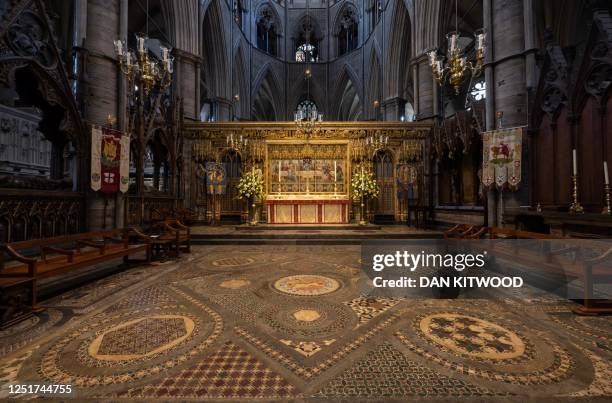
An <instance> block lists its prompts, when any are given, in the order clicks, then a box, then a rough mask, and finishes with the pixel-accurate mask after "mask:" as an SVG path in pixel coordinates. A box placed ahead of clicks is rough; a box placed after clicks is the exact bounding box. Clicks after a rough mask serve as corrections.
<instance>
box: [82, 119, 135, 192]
mask: <svg viewBox="0 0 612 403" xmlns="http://www.w3.org/2000/svg"><path fill="white" fill-rule="evenodd" d="M129 158H130V142H129V137H128V136H124V135H123V133H122V132H120V131H117V130H114V129H111V128H107V127H97V126H94V127H93V128H92V131H91V188H92V189H93V190H95V191H98V190H100V191H102V192H103V193H106V194H112V193H115V192H117V191H119V190H121V192H124V193H125V192H127V190H128V186H129V163H130V161H129Z"/></svg>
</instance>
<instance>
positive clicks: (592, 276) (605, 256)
mask: <svg viewBox="0 0 612 403" xmlns="http://www.w3.org/2000/svg"><path fill="white" fill-rule="evenodd" d="M479 238H484V239H492V240H506V239H507V240H542V241H545V240H551V242H540V243H538V244H537V247H536V248H526V247H523V246H524V245H521V243H520V242H512V243H504V242H500V243H491V244H490V246H489V248H490V250H491V251H492V252H493V254H494V255H495V256H497V257H501V258H502V259H505V260H508V261H511V262H513V263H518V264H520V265H524V266H526V267H537V270H538V273H537V274H540V275H542V277H543V278H547V277H548V278H551V279H552V278H555V277H556V278H557V279H558V278H559V276H564V277H565V283H568V284H569V282H570V280H574V279H580V280H582V282H583V284H584V290H583V294H584V296H583V298H582V304H583V305H582V306H581V307H578V308H576V309H574V310H573V311H574V313H576V314H580V315H594V314H609V313H612V301H611V300H607V299H595V298H594V285H595V284H611V283H612V247H610V246H609V243H605V242H601V241H597V240H577V239H576V240H571V241H569V242H568V243H567V244H566V245H563V244H564V242H563V240H569V238H564V237H559V236H555V235H551V234H544V233H538V232H530V231H522V230H515V229H510V228H498V227H490V228H481V229H479V230H476V229H475V228H474V227H472V226H469V225H466V224H459V225H456V226H454V227H452V228H450V229H449V230H447V231H445V239H479ZM555 241H559V242H555ZM574 241H575V244H574ZM557 244H560V246H559V247H557V248H554V247H555V245H557ZM585 250H589V251H590V253H591V254H595V256H594V257H590V258H586V257H584V256H583V254H584V252H585ZM532 274H533V273H532Z"/></svg>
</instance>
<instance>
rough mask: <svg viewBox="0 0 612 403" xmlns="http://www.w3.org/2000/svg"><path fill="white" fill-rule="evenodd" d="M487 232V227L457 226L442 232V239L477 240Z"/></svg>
mask: <svg viewBox="0 0 612 403" xmlns="http://www.w3.org/2000/svg"><path fill="white" fill-rule="evenodd" d="M487 231H488V228H487V227H479V226H475V225H469V224H457V225H455V226H454V227H452V228H449V229H447V230H446V231H444V232H443V236H444V239H479V238H482V237H483V236H484V235H485V234H486V233H487Z"/></svg>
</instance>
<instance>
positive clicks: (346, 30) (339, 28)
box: [332, 1, 363, 56]
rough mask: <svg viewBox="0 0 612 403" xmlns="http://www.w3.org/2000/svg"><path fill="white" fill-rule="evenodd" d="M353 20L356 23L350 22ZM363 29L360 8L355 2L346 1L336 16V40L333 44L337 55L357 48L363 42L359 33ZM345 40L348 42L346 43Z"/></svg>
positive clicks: (334, 33) (334, 30)
mask: <svg viewBox="0 0 612 403" xmlns="http://www.w3.org/2000/svg"><path fill="white" fill-rule="evenodd" d="M351 20H352V22H353V23H354V25H352V24H350V21H351ZM351 27H353V29H354V31H353V29H352V28H351ZM362 29H363V27H362V26H361V15H360V14H359V10H358V9H357V7H356V6H355V4H353V3H351V2H348V1H347V2H345V3H344V4H343V5H342V7H341V8H340V10H338V13H337V14H336V16H335V17H334V24H333V31H332V32H333V36H334V41H335V45H334V46H333V48H334V53H335V55H336V56H342V55H344V54H346V53H349V52H351V51H353V50H355V49H357V48H358V47H359V45H360V43H361V41H360V36H359V35H360V30H362ZM346 35H347V36H346ZM345 41H346V43H344V42H345Z"/></svg>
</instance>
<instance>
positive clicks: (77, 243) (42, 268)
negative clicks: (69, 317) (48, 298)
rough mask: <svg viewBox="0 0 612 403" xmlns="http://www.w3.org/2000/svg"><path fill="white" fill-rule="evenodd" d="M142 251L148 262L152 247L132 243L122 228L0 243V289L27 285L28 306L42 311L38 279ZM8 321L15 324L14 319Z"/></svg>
mask: <svg viewBox="0 0 612 403" xmlns="http://www.w3.org/2000/svg"><path fill="white" fill-rule="evenodd" d="M141 252H144V253H145V254H146V262H147V263H149V262H150V261H151V245H149V244H146V243H145V244H131V243H130V242H129V230H124V229H117V230H110V231H97V232H87V233H81V234H74V235H65V236H60V237H54V238H47V239H35V240H30V241H21V242H13V243H8V244H1V245H0V287H2V289H3V290H5V289H7V288H15V287H17V286H24V285H25V286H27V287H28V288H29V293H30V295H29V296H28V304H29V305H30V308H31V310H32V311H37V310H41V309H42V308H40V307H39V306H38V304H37V300H36V297H37V290H38V281H39V280H40V279H44V278H48V277H53V276H57V275H59V274H62V273H66V272H69V271H74V270H77V269H80V268H84V267H89V266H94V265H96V264H100V263H103V262H107V261H109V260H113V259H117V258H123V259H124V261H127V260H128V257H129V256H130V255H133V254H136V253H141ZM5 255H8V256H9V258H10V260H11V263H10V264H7V262H6V260H5ZM26 255H28V256H26ZM0 300H1V298H0ZM0 319H1V318H0ZM5 319H6V318H5ZM9 321H10V322H12V323H14V321H15V320H9Z"/></svg>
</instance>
